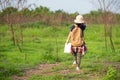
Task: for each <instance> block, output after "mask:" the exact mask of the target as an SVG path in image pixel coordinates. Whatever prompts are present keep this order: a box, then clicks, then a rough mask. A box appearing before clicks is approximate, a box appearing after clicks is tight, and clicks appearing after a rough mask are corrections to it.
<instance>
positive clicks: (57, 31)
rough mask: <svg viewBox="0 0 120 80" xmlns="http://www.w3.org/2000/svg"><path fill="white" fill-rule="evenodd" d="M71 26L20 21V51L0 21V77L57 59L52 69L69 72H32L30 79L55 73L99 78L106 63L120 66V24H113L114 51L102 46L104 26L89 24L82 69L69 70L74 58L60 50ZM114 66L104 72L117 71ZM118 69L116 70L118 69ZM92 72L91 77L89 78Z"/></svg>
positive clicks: (66, 77)
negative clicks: (77, 71)
mask: <svg viewBox="0 0 120 80" xmlns="http://www.w3.org/2000/svg"><path fill="white" fill-rule="evenodd" d="M70 27H71V25H69V27H68V26H62V27H61V26H60V27H58V26H57V27H51V26H46V25H43V24H42V25H41V23H39V22H37V23H36V24H34V23H30V24H28V26H27V25H22V30H23V40H24V41H23V44H20V47H21V49H22V51H23V52H19V50H18V48H17V46H14V45H13V44H12V40H11V34H10V31H9V27H8V26H7V25H0V80H7V79H8V80H10V79H11V76H12V75H23V72H24V70H26V69H30V68H33V67H35V66H36V65H38V64H42V63H56V62H57V61H59V62H60V63H61V66H55V68H53V69H52V70H53V72H56V73H57V71H60V70H67V69H68V70H70V71H71V72H70V73H69V74H66V75H64V74H63V75H61V74H56V75H52V76H48V77H47V76H43V77H41V76H39V75H37V76H31V78H30V80H37V79H38V80H39V79H46V80H47V79H48V80H49V78H50V79H51V80H54V79H56V78H57V77H59V79H60V80H69V79H73V80H74V79H76V78H77V79H79V78H80V79H83V80H99V79H100V78H101V75H102V74H105V71H107V70H106V68H107V67H108V66H110V65H111V66H116V67H117V68H115V69H114V70H116V69H117V70H118V69H119V66H117V64H116V63H118V64H119V62H120V58H119V57H120V54H119V53H120V48H119V47H120V45H119V40H120V37H119V34H120V32H119V30H120V27H119V25H116V26H115V27H114V28H113V41H114V45H115V48H116V52H115V53H112V52H111V50H110V49H109V48H108V50H106V49H105V47H104V38H103V26H102V25H88V27H87V28H86V30H85V34H84V35H85V40H86V44H87V47H88V51H87V53H86V55H85V56H84V58H83V59H82V64H81V70H82V71H83V72H82V74H81V75H77V74H76V73H72V71H74V68H72V67H71V65H72V62H73V58H72V55H71V54H65V53H63V49H64V44H65V40H66V38H67V35H68V33H69V30H70ZM14 30H15V34H16V36H17V38H18V40H19V34H18V32H19V28H18V27H15V26H14ZM108 41H109V40H108ZM19 42H20V40H19ZM108 45H109V44H108ZM114 70H113V69H111V68H110V69H109V70H108V72H107V75H111V76H112V75H115V74H116V71H114ZM71 73H72V74H71ZM117 73H118V74H119V70H118V72H117ZM107 75H106V76H107ZM91 76H92V77H93V76H94V77H93V78H92V79H90V78H91ZM106 76H105V77H106ZM118 77H120V76H118ZM105 79H106V78H105ZM11 80H12V79H11Z"/></svg>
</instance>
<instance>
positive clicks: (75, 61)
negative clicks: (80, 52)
mask: <svg viewBox="0 0 120 80" xmlns="http://www.w3.org/2000/svg"><path fill="white" fill-rule="evenodd" d="M73 60H74V62H73V66H76V64H77V54H76V53H74V54H73Z"/></svg>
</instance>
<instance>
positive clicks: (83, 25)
mask: <svg viewBox="0 0 120 80" xmlns="http://www.w3.org/2000/svg"><path fill="white" fill-rule="evenodd" d="M76 25H77V26H78V27H79V28H81V29H82V31H84V30H85V28H86V26H85V24H84V23H76Z"/></svg>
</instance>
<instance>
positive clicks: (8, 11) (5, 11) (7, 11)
mask: <svg viewBox="0 0 120 80" xmlns="http://www.w3.org/2000/svg"><path fill="white" fill-rule="evenodd" d="M2 11H3V12H2V14H3V15H7V14H13V13H17V12H18V10H17V8H14V7H7V8H5V9H3V10H2Z"/></svg>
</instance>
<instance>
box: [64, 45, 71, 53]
mask: <svg viewBox="0 0 120 80" xmlns="http://www.w3.org/2000/svg"><path fill="white" fill-rule="evenodd" d="M70 52H71V43H68V44H65V47H64V53H70Z"/></svg>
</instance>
